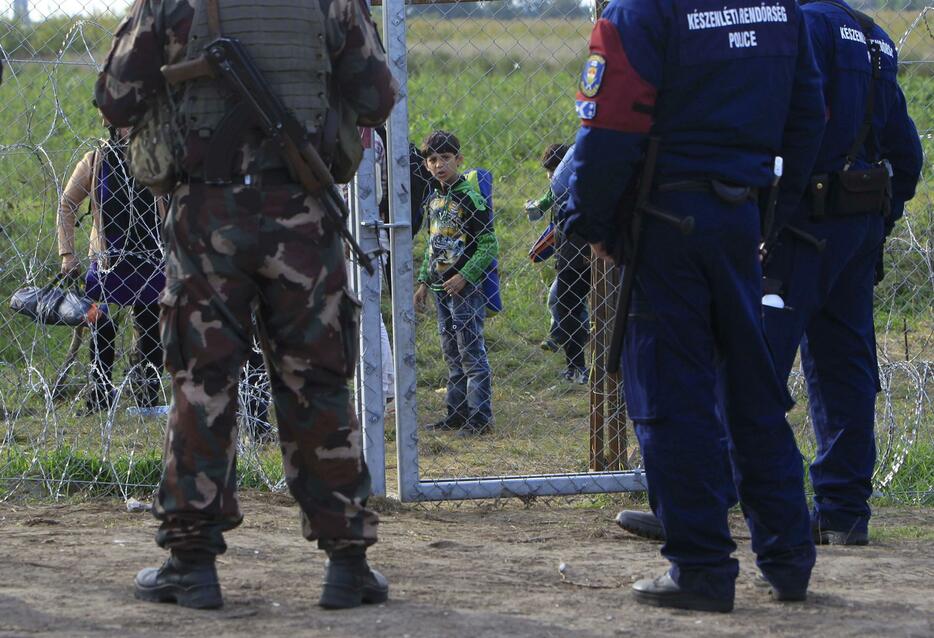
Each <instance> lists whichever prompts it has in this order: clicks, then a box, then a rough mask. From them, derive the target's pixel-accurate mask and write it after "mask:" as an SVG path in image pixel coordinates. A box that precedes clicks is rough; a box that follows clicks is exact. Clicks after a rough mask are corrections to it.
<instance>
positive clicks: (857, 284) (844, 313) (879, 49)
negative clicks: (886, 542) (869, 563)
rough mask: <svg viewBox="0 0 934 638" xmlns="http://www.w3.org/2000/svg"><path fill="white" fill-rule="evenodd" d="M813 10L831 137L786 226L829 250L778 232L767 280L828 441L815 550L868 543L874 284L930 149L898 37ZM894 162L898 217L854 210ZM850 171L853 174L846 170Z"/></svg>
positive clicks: (817, 463) (810, 6) (775, 326)
mask: <svg viewBox="0 0 934 638" xmlns="http://www.w3.org/2000/svg"><path fill="white" fill-rule="evenodd" d="M803 12H804V16H805V19H806V21H807V25H808V29H809V31H810V33H811V40H812V43H813V48H814V55H815V58H816V60H817V65H818V67H820V70H821V75H822V77H823V90H824V99H825V103H826V112H827V128H826V132H825V133H824V139H823V143H822V144H821V148H820V152H819V153H818V156H817V163H816V165H815V167H814V171H813V174H814V178H813V179H812V180H811V187H810V188H809V192H808V194H807V196H806V197H805V198H804V199H803V200H802V201H801V202H800V203H799V205H798V206H796V207H794V208H792V209H791V210H790V211H788V212H787V213H786V214H784V215H783V214H781V211H780V217H779V219H777V222H778V225H779V228H781V226H782V225H783V224H785V223H786V222H787V224H788V225H790V226H792V227H793V228H795V229H798V230H803V231H805V232H806V233H809V234H810V235H812V236H813V237H815V238H817V239H818V240H819V241H822V242H826V243H825V244H824V246H825V247H824V249H823V250H822V251H818V250H815V248H814V245H813V242H811V243H808V242H804V241H802V240H801V239H800V237H801V235H800V233H799V234H797V235H796V234H793V233H791V232H787V230H786V231H785V232H780V233H779V234H778V235H777V240H776V241H775V247H774V248H773V249H772V251H771V254H770V255H767V258H766V262H765V275H766V277H767V278H768V279H770V280H774V281H776V282H781V284H782V294H783V296H784V300H785V304H786V306H787V307H790V308H791V310H778V309H774V308H769V307H766V308H765V325H766V332H767V337H768V341H769V344H770V345H771V347H772V351H773V353H774V355H775V360H776V367H777V368H778V371H779V373H780V375H781V378H782V379H787V378H788V376H789V375H790V373H791V369H792V366H793V365H794V360H795V352H796V351H797V350H798V345H799V344H800V346H801V365H802V368H803V370H804V375H805V379H806V381H807V390H808V399H809V408H810V413H811V422H812V424H813V426H814V433H815V435H816V438H817V456H816V458H815V460H814V462H813V463H812V464H811V482H812V484H813V486H814V511H813V513H812V526H813V530H814V538H815V541H816V542H818V543H822V544H827V543H833V544H847V545H864V544H866V543H867V542H868V522H869V516H870V510H869V504H868V499H869V496H870V495H871V494H872V483H871V479H872V471H873V466H874V464H875V460H876V449H875V434H874V431H873V424H874V420H875V398H876V393H877V392H878V390H879V389H880V388H879V377H878V362H877V360H876V339H875V329H874V326H873V313H872V302H873V284H874V283H875V276H876V268H877V263H879V262H880V260H881V259H882V249H883V243H884V241H885V237H886V236H887V235H888V233H889V232H890V231H891V229H892V225H893V224H894V223H895V221H896V220H897V219H898V218H900V217H901V216H902V213H903V211H904V208H905V202H906V201H907V200H910V199H911V198H912V197H913V196H914V192H915V185H916V184H917V182H918V178H919V176H920V172H921V165H922V151H921V143H920V140H919V138H918V132H917V130H916V129H915V126H914V124H913V123H912V121H911V118H910V117H909V116H908V112H907V109H906V105H905V96H904V95H903V94H902V91H901V89H900V88H899V86H898V83H897V81H896V71H897V63H898V60H897V54H896V51H895V45H894V44H893V42H892V40H891V39H890V38H889V37H888V35H886V33H885V32H884V31H883V30H882V29H881V28H879V27H878V26H877V25H875V24H873V23H872V21H871V20H870V19H869V18H868V17H867V16H863V15H861V14H858V13H857V12H855V11H854V10H853V9H852V8H851V7H849V5H847V4H846V3H845V2H843V0H834V1H832V2H831V1H828V0H820V1H817V2H810V3H807V4H805V5H804V7H803ZM867 36H868V38H867ZM867 39H868V42H867ZM867 45H868V46H867ZM869 47H872V49H874V51H873V52H872V53H873V55H868V53H870V50H869ZM873 58H875V59H876V60H877V70H876V74H875V75H876V77H875V78H873V69H872V63H871V60H872V59H873ZM870 100H871V102H870ZM870 104H871V106H870ZM864 121H865V122H867V126H866V128H865V130H864ZM870 123H871V124H870ZM854 143H855V144H856V146H857V148H856V149H855V152H854V149H853V146H854ZM851 152H852V156H850V154H851ZM883 160H884V165H883V166H882V167H879V168H877V171H878V172H882V173H885V172H887V171H888V172H889V173H890V174H891V191H890V195H889V197H890V201H891V210H890V212H888V214H886V211H885V210H884V209H885V208H886V206H884V205H881V206H880V205H878V204H877V203H875V202H867V205H866V206H862V207H860V206H858V205H857V206H855V207H854V206H853V203H852V202H847V201H846V200H847V199H848V198H847V197H846V193H840V192H835V191H840V190H845V189H846V188H847V184H845V183H844V182H845V181H846V180H849V181H853V180H854V179H856V180H857V181H861V182H865V181H866V180H868V179H869V178H868V177H866V175H867V174H869V173H870V172H871V171H868V170H867V169H871V168H873V167H874V166H878V164H879V163H880V161H883ZM845 166H849V170H848V171H847V172H845V173H843V174H842V175H841V174H840V173H837V172H839V171H841V170H842V169H843V168H844V167H845ZM835 173H836V177H834V175H835ZM883 197H885V194H883ZM821 212H822V213H823V214H821Z"/></svg>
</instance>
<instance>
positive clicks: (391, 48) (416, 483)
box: [358, 0, 646, 502]
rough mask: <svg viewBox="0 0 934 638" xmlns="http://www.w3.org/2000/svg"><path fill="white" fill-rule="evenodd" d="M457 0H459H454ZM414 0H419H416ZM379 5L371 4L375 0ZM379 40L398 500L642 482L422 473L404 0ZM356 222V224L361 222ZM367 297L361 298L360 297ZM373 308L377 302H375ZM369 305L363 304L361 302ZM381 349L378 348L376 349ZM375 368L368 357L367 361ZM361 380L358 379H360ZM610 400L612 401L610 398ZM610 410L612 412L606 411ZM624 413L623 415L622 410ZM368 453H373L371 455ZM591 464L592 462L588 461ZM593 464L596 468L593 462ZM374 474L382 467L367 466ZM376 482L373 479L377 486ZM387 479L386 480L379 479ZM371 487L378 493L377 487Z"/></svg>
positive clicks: (387, 10)
mask: <svg viewBox="0 0 934 638" xmlns="http://www.w3.org/2000/svg"><path fill="white" fill-rule="evenodd" d="M455 1H457V0H455ZM409 3H412V4H414V3H418V0H415V2H414V3H413V2H411V0H410V2H409ZM374 4H376V3H374ZM380 4H381V5H382V9H383V15H382V19H383V39H384V44H385V47H386V54H387V59H388V61H389V65H390V68H391V69H392V72H393V75H394V76H395V78H396V80H397V81H398V83H399V87H400V94H401V99H400V100H399V102H398V103H397V104H396V107H395V109H394V110H393V112H392V115H391V116H390V119H389V122H388V125H387V149H386V157H387V165H388V186H389V194H388V195H389V218H390V223H389V224H387V225H386V226H388V229H389V234H390V246H391V268H392V327H393V330H392V340H393V360H394V368H395V403H396V454H397V461H398V465H397V472H398V489H399V498H400V500H401V501H403V502H414V501H440V500H466V499H482V498H502V497H510V496H517V497H527V496H570V495H577V494H598V493H608V492H631V491H643V490H645V489H646V481H645V475H644V473H643V472H642V470H632V471H593V472H580V473H577V472H562V473H555V474H535V475H525V476H482V477H455V478H450V479H430V480H426V479H422V478H421V477H420V474H419V454H418V438H419V432H418V421H417V408H416V401H415V396H416V382H417V378H416V377H417V375H416V353H415V308H414V304H413V294H414V286H413V284H414V275H413V273H414V267H415V266H414V255H413V252H412V251H413V242H412V233H411V230H410V229H411V221H412V220H411V208H410V194H411V187H410V184H409V113H408V49H407V44H406V11H405V7H406V4H407V3H406V1H405V0H383V1H382V2H381V3H380ZM358 227H359V226H358ZM365 304H366V302H365ZM377 307H378V303H377ZM364 308H366V305H365V306H364ZM376 350H377V351H378V348H377V349H376ZM364 366H365V367H370V368H372V360H370V361H369V362H368V363H365V364H364ZM358 387H359V386H358ZM607 405H615V403H613V402H607ZM591 410H593V406H591ZM366 414H367V416H366V418H365V420H364V427H365V429H364V431H365V433H366V442H367V443H366V445H367V449H370V454H368V455H367V458H368V459H370V458H372V459H373V460H374V461H375V460H376V459H377V458H379V454H378V453H376V452H375V451H374V450H372V449H371V447H377V446H379V445H380V441H381V440H382V434H383V432H382V426H383V421H382V418H381V417H379V416H377V415H372V416H375V417H376V421H378V423H376V422H372V421H371V420H370V416H371V415H370V413H369V412H367V413H366ZM611 416H612V415H611ZM623 418H625V417H623ZM371 455H372V456H371ZM591 467H593V463H591ZM594 469H596V468H594ZM371 470H372V471H374V476H375V475H376V474H377V473H382V474H383V475H384V472H385V469H384V468H382V467H380V468H376V467H371ZM375 485H376V481H374V487H375ZM383 485H385V483H383ZM374 493H379V492H376V491H375V490H374Z"/></svg>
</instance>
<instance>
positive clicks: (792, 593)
mask: <svg viewBox="0 0 934 638" xmlns="http://www.w3.org/2000/svg"><path fill="white" fill-rule="evenodd" d="M754 582H755V585H756V587H759V588H761V589H768V590H769V598H771V599H772V600H774V601H776V602H780V603H800V602H803V601H805V600H807V599H808V590H807V588H805V589H782V588H781V587H776V586H775V585H773V584H772V582H771V581H770V580H769V579H768V578H766V577H765V574H763V573H762V572H758V573H757V574H756V579H755V581H754Z"/></svg>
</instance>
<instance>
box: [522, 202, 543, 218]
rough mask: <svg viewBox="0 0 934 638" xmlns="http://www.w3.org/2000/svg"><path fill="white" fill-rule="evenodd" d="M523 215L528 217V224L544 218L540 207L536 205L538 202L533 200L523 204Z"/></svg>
mask: <svg viewBox="0 0 934 638" xmlns="http://www.w3.org/2000/svg"><path fill="white" fill-rule="evenodd" d="M525 213H526V215H528V216H529V221H530V222H534V221H538V220H539V219H541V218H542V217H544V216H545V211H543V210H542V208H541V206H539V205H538V202H537V201H535V200H533V199H530V200H528V201H527V202H526V203H525Z"/></svg>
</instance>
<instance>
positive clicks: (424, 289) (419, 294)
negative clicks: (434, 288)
mask: <svg viewBox="0 0 934 638" xmlns="http://www.w3.org/2000/svg"><path fill="white" fill-rule="evenodd" d="M427 299H428V286H427V285H425V284H418V288H416V289H415V298H414V303H415V309H416V310H423V309H424V307H425V301H426V300H427Z"/></svg>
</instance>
